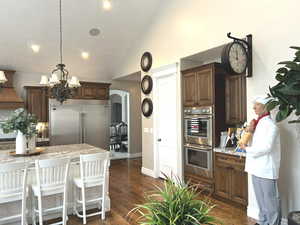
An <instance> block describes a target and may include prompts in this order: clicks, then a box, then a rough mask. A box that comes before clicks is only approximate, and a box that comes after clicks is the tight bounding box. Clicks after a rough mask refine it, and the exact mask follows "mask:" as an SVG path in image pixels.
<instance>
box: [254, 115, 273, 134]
mask: <svg viewBox="0 0 300 225" xmlns="http://www.w3.org/2000/svg"><path fill="white" fill-rule="evenodd" d="M269 115H270V112H266V113H264V114H262V115H261V116H259V117H258V118H257V120H256V119H254V130H255V128H256V126H257V124H258V122H259V121H260V120H261V119H262V118H264V117H266V116H269Z"/></svg>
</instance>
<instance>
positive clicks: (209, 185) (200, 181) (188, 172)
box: [184, 166, 214, 194]
mask: <svg viewBox="0 0 300 225" xmlns="http://www.w3.org/2000/svg"><path fill="white" fill-rule="evenodd" d="M184 180H185V182H186V183H189V184H190V185H195V186H196V187H197V188H198V189H199V190H201V191H205V192H208V193H211V194H212V193H213V192H214V182H213V179H212V178H209V177H207V176H205V174H201V170H199V169H197V168H192V167H190V166H185V167H184Z"/></svg>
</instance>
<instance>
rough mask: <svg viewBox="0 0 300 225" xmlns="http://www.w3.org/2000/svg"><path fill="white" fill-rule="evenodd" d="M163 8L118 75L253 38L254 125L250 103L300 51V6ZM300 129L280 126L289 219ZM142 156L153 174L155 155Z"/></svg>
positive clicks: (273, 0) (287, 2) (296, 198)
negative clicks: (145, 56) (145, 63)
mask: <svg viewBox="0 0 300 225" xmlns="http://www.w3.org/2000/svg"><path fill="white" fill-rule="evenodd" d="M161 5H162V6H161V7H164V9H163V10H162V12H161V13H160V14H159V15H158V16H157V17H156V18H154V22H153V25H152V26H151V27H150V28H149V31H148V32H147V33H145V34H144V37H145V39H144V41H143V42H142V43H141V44H140V45H139V46H137V48H136V49H135V50H134V51H133V52H132V54H131V56H130V57H129V60H128V63H127V64H126V65H125V66H124V67H123V68H122V71H120V73H119V74H128V73H130V72H132V71H136V70H139V62H140V57H141V55H142V53H143V52H144V51H146V50H147V51H150V52H151V53H152V55H153V63H154V65H153V67H154V68H156V67H160V66H162V65H167V64H170V63H173V62H176V61H177V62H178V61H179V59H180V58H182V57H185V56H188V55H192V54H195V53H197V52H200V51H204V50H206V49H209V48H212V47H215V46H219V45H222V44H224V43H226V42H228V41H229V39H227V37H226V33H227V32H232V34H233V35H234V36H238V37H244V36H245V35H247V34H252V35H253V63H254V65H253V73H254V76H253V78H250V79H248V83H247V96H248V97H247V99H248V120H250V119H252V118H253V117H254V114H253V112H252V109H251V104H250V103H251V99H252V98H253V96H255V95H258V94H264V93H265V92H266V91H267V90H268V86H269V85H273V84H274V83H275V82H276V81H275V79H274V75H275V73H274V72H275V70H276V68H277V67H278V66H277V63H278V62H279V61H283V60H286V59H289V57H291V56H292V54H293V51H292V50H289V48H288V47H289V46H291V45H298V46H300V38H299V37H300V29H298V27H299V21H300V20H299V19H300V15H299V8H300V1H299V0H252V1H248V0H247V1H246V0H226V1H225V0H223V1H221V0H201V1H199V0H189V1H182V0H172V1H164V2H162V4H161ZM145 122H146V121H143V126H144V125H145ZM147 122H148V121H147ZM296 127H297V129H296ZM299 129H300V128H299V125H288V124H287V123H286V122H284V123H281V124H280V130H281V135H282V166H281V171H280V175H281V176H280V191H281V195H282V206H283V215H284V216H286V215H287V212H288V211H291V210H296V209H298V210H299V209H300V195H299V194H300V191H299V185H300V163H299V159H300V149H299V144H300V142H299ZM297 135H298V136H297ZM297 137H298V138H297ZM143 147H144V143H143ZM143 156H144V157H143V167H146V168H149V169H152V168H153V165H149V163H146V162H149V161H152V160H151V159H147V158H146V157H152V156H153V154H152V153H151V152H144V149H143Z"/></svg>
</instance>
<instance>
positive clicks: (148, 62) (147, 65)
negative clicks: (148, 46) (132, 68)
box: [141, 52, 152, 72]
mask: <svg viewBox="0 0 300 225" xmlns="http://www.w3.org/2000/svg"><path fill="white" fill-rule="evenodd" d="M151 66H152V55H151V53H150V52H145V53H144V54H143V56H142V58H141V68H142V70H143V71H144V72H148V71H149V70H150V69H151Z"/></svg>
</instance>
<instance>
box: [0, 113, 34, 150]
mask: <svg viewBox="0 0 300 225" xmlns="http://www.w3.org/2000/svg"><path fill="white" fill-rule="evenodd" d="M36 125H37V118H36V116H35V115H33V114H30V113H27V112H26V110H25V109H23V108H19V109H17V110H15V111H14V112H13V113H12V114H11V115H10V117H9V118H8V119H7V120H6V121H5V122H4V123H2V124H1V128H2V130H3V133H12V132H17V136H16V154H24V153H25V152H26V151H28V150H31V149H30V148H29V146H31V148H35V138H34V137H35V135H36V134H37V129H36ZM30 142H31V143H30Z"/></svg>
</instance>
